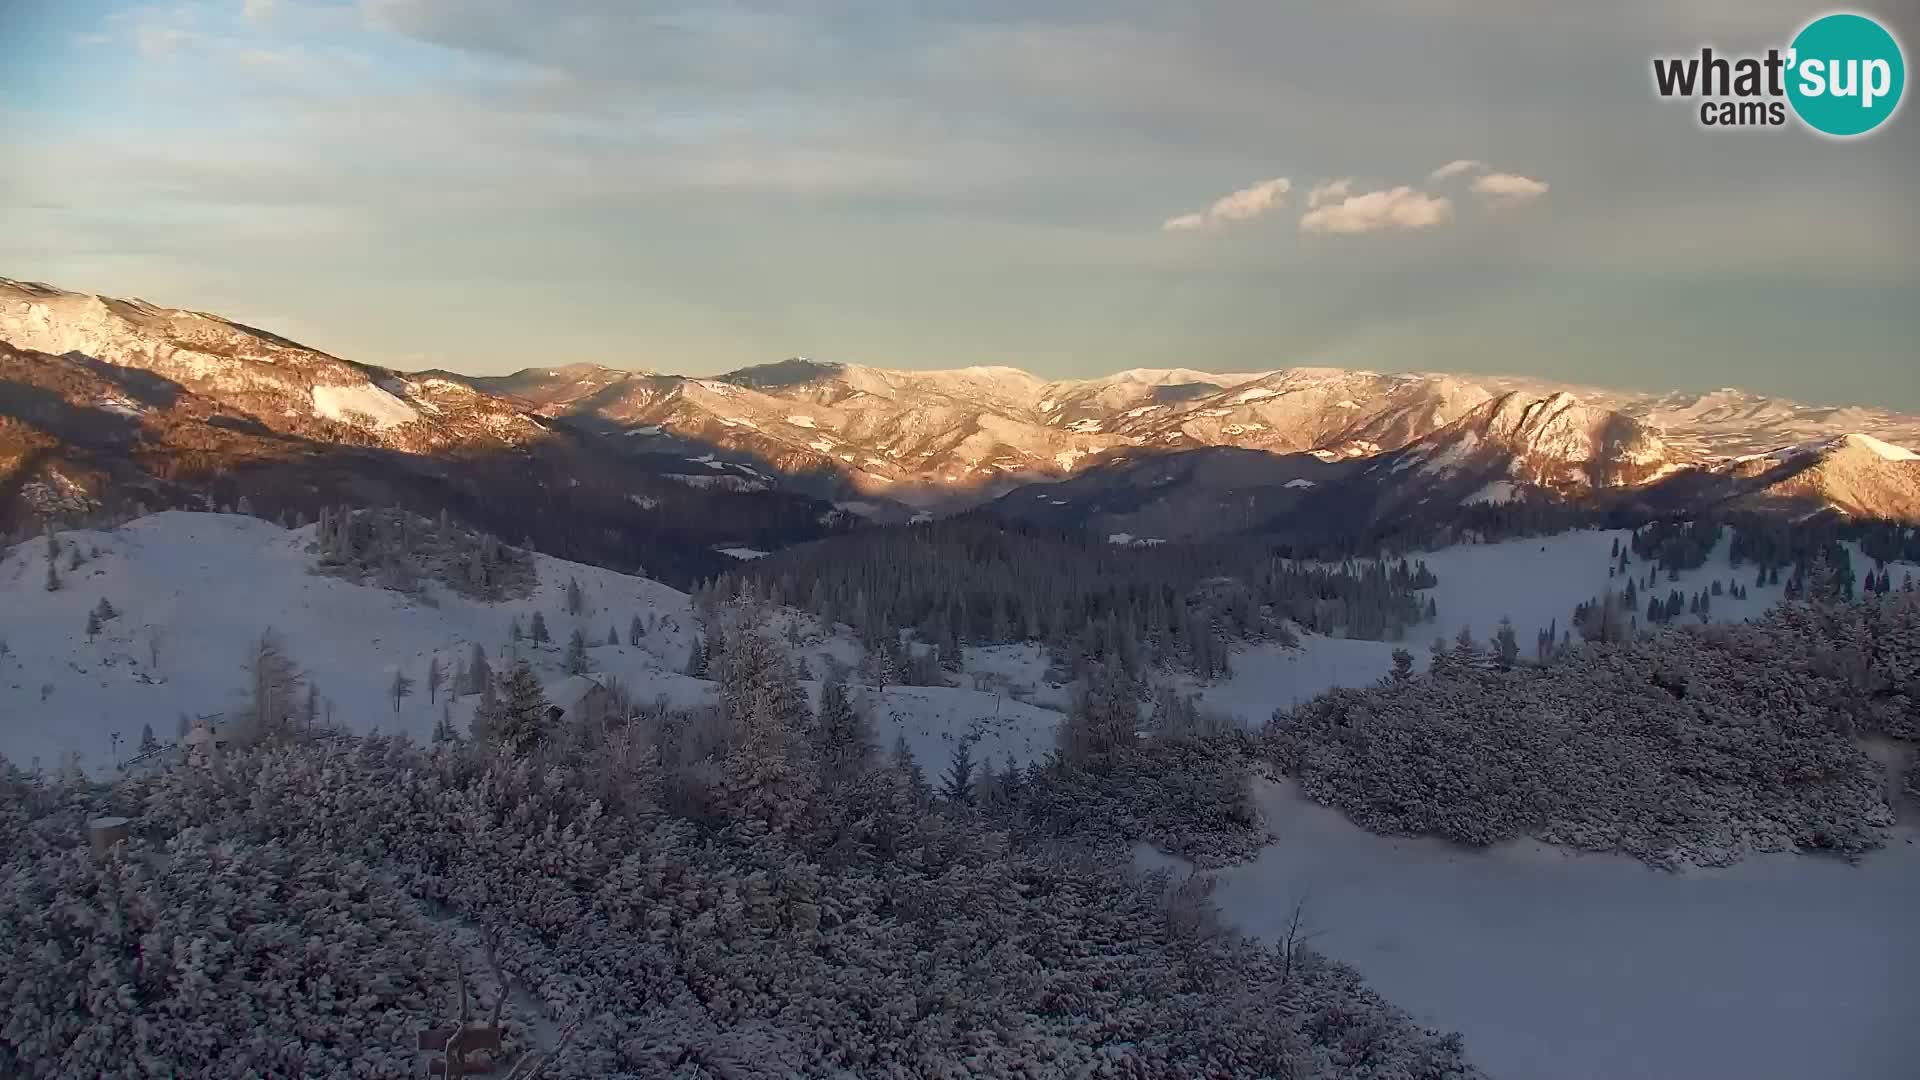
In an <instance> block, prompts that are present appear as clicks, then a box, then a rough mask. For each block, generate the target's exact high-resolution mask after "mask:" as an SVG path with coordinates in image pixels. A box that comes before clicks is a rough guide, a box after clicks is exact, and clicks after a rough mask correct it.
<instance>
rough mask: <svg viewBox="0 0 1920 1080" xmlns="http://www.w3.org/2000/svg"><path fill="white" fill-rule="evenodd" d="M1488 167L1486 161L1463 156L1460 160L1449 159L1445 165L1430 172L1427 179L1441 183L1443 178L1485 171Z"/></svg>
mask: <svg viewBox="0 0 1920 1080" xmlns="http://www.w3.org/2000/svg"><path fill="white" fill-rule="evenodd" d="M1488 168H1489V166H1488V165H1487V163H1486V162H1484V161H1475V160H1473V159H1472V158H1461V159H1460V160H1458V161H1449V162H1447V163H1446V164H1445V165H1442V166H1440V167H1439V168H1437V169H1435V170H1433V172H1432V173H1430V174H1428V176H1427V179H1429V180H1432V181H1433V182H1434V183H1439V182H1440V181H1442V180H1451V179H1453V178H1454V177H1456V176H1462V175H1465V174H1467V173H1474V172H1485V171H1487V169H1488Z"/></svg>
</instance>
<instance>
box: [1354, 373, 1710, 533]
mask: <svg viewBox="0 0 1920 1080" xmlns="http://www.w3.org/2000/svg"><path fill="white" fill-rule="evenodd" d="M1680 467H1682V466H1681V464H1680V463H1679V462H1677V461H1675V460H1674V456H1673V455H1672V454H1671V452H1670V451H1669V450H1668V448H1667V446H1666V444H1665V443H1664V442H1663V441H1662V440H1661V439H1660V437H1659V436H1658V435H1657V434H1655V433H1654V432H1653V431H1652V430H1650V429H1649V428H1647V427H1646V426H1645V425H1643V424H1641V423H1640V422H1638V421H1636V420H1634V419H1632V418H1631V417H1629V416H1627V415H1625V414H1623V413H1617V412H1612V411H1610V410H1606V409H1599V408H1594V407H1592V406H1588V405H1584V404H1582V403H1581V402H1580V401H1579V400H1578V399H1577V398H1575V397H1574V396H1573V395H1572V394H1568V393H1564V392H1561V393H1555V394H1552V395H1549V396H1548V397H1545V398H1535V397H1531V396H1529V395H1527V394H1524V393H1521V392H1518V391H1515V392H1510V393H1507V394H1503V395H1501V396H1500V397H1497V398H1494V399H1493V400H1491V401H1487V402H1485V403H1483V404H1481V405H1479V406H1478V407H1476V408H1475V409H1474V410H1473V411H1472V412H1470V413H1468V414H1467V415H1465V416H1463V417H1461V418H1460V419H1458V420H1456V421H1454V422H1453V423H1450V424H1448V425H1446V426H1445V427H1442V428H1440V429H1439V430H1437V431H1434V432H1432V433H1431V434H1428V435H1426V436H1423V437H1422V438H1420V439H1417V440H1415V441H1414V442H1412V443H1410V444H1408V445H1407V446H1405V447H1403V448H1401V449H1399V450H1395V451H1389V452H1387V453H1384V454H1381V455H1379V456H1378V457H1376V458H1375V459H1374V460H1373V461H1372V462H1371V463H1370V464H1369V465H1368V466H1367V467H1366V469H1365V470H1364V471H1363V472H1362V474H1361V478H1360V482H1361V483H1371V484H1372V485H1373V487H1374V495H1375V497H1376V510H1375V513H1376V514H1378V513H1379V511H1380V509H1382V508H1387V507H1395V506H1401V505H1406V504H1410V503H1428V504H1432V505H1459V504H1461V503H1463V502H1465V503H1472V502H1507V501H1511V500H1512V499H1515V498H1518V497H1520V496H1521V495H1522V494H1523V493H1525V492H1529V491H1538V492H1544V493H1549V494H1563V493H1572V494H1582V495H1583V494H1586V493H1589V492H1593V491H1597V490H1601V489H1606V488H1626V487H1635V486H1638V485H1640V484H1642V483H1645V482H1646V481H1647V480H1649V479H1651V478H1653V477H1655V476H1658V475H1660V474H1661V473H1663V472H1670V471H1673V470H1674V469H1677V468H1680ZM1436 500H1437V501H1436Z"/></svg>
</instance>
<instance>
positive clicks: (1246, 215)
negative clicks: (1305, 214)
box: [1160, 176, 1293, 232]
mask: <svg viewBox="0 0 1920 1080" xmlns="http://www.w3.org/2000/svg"><path fill="white" fill-rule="evenodd" d="M1292 190H1293V181H1291V180H1289V179H1287V178H1286V177H1284V176H1276V177H1274V178H1273V179H1271V180H1262V181H1260V182H1259V183H1257V184H1249V185H1247V186H1246V187H1243V188H1241V189H1240V190H1239V191H1235V192H1230V193H1228V194H1226V195H1222V196H1220V197H1219V198H1218V199H1215V200H1214V201H1213V205H1212V206H1209V207H1207V208H1206V209H1205V210H1203V211H1200V212H1198V213H1192V214H1180V215H1178V216H1176V217H1170V218H1168V219H1167V220H1166V222H1165V223H1163V224H1162V225H1161V226H1160V227H1161V228H1162V229H1164V230H1166V231H1168V232H1184V231H1190V230H1194V229H1209V228H1215V227H1218V226H1221V225H1225V224H1228V223H1230V222H1235V221H1250V220H1252V219H1254V218H1257V217H1259V216H1260V215H1261V214H1264V213H1266V212H1267V211H1269V210H1275V209H1278V208H1280V207H1282V206H1285V205H1286V204H1287V193H1288V192H1290V191H1292Z"/></svg>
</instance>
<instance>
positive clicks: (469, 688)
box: [460, 641, 493, 694]
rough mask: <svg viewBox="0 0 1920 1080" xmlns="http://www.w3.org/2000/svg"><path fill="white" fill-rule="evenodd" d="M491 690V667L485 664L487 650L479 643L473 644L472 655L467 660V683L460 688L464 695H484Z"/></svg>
mask: <svg viewBox="0 0 1920 1080" xmlns="http://www.w3.org/2000/svg"><path fill="white" fill-rule="evenodd" d="M492 689H493V665H491V664H489V663H487V650H486V649H485V648H484V647H482V646H481V644H480V643H479V642H477V641H476V642H474V643H473V655H472V656H470V657H469V658H468V659H467V682H466V685H464V686H462V687H461V688H460V692H461V693H464V694H485V693H489V692H490V691H492Z"/></svg>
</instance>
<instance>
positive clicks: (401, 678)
mask: <svg viewBox="0 0 1920 1080" xmlns="http://www.w3.org/2000/svg"><path fill="white" fill-rule="evenodd" d="M387 693H389V694H391V695H393V715H395V716H399V715H400V702H401V701H402V700H403V699H405V698H406V697H408V696H410V695H411V694H412V693H413V680H412V679H411V678H409V677H408V675H407V672H406V669H405V668H401V667H395V668H394V669H393V681H392V682H390V683H388V684H387Z"/></svg>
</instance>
